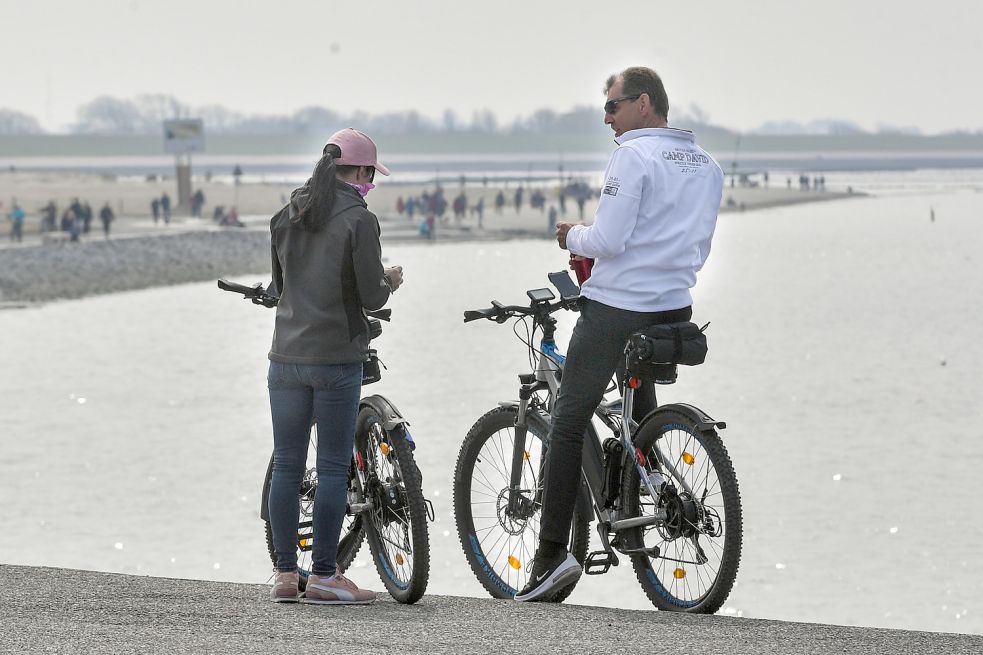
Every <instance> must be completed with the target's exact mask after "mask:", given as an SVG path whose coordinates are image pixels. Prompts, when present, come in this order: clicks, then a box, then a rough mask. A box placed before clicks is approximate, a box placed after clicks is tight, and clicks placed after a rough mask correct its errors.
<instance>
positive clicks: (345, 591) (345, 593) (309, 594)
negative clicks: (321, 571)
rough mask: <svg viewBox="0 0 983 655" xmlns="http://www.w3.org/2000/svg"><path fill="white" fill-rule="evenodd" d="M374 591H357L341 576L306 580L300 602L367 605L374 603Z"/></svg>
mask: <svg viewBox="0 0 983 655" xmlns="http://www.w3.org/2000/svg"><path fill="white" fill-rule="evenodd" d="M375 597H376V594H375V592H374V591H367V590H365V589H359V588H358V586H357V585H356V584H355V583H354V582H352V581H351V580H349V579H348V578H346V577H345V576H343V575H341V574H340V573H338V574H336V575H334V576H332V577H330V578H329V577H321V576H319V575H312V576H310V577H309V578H307V591H306V592H305V593H304V599H303V601H302V602H304V603H310V604H312V605H368V604H369V603H374V602H375Z"/></svg>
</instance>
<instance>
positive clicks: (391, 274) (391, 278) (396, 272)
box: [383, 266, 403, 293]
mask: <svg viewBox="0 0 983 655" xmlns="http://www.w3.org/2000/svg"><path fill="white" fill-rule="evenodd" d="M383 275H384V277H385V278H386V284H388V285H389V290H390V291H391V292H393V293H396V289H398V288H399V287H401V286H402V284H403V267H402V266H390V267H389V268H387V269H386V271H385V273H384V274H383Z"/></svg>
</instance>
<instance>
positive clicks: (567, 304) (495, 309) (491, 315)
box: [464, 298, 576, 323]
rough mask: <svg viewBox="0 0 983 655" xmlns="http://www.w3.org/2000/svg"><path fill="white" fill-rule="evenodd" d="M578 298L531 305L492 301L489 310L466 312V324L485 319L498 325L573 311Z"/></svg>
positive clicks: (534, 302) (538, 302) (535, 302)
mask: <svg viewBox="0 0 983 655" xmlns="http://www.w3.org/2000/svg"><path fill="white" fill-rule="evenodd" d="M575 302H576V298H574V299H567V300H558V301H557V302H555V303H550V302H549V301H545V300H544V301H533V302H532V303H530V304H529V305H503V304H502V303H500V302H498V301H497V300H493V301H492V306H491V307H488V308H487V309H469V310H467V311H465V312H464V322H465V323H470V322H471V321H477V320H478V319H481V318H484V319H487V320H489V321H495V322H496V323H504V322H505V321H507V320H509V319H510V318H514V317H516V316H536V315H537V314H540V313H545V314H552V313H553V312H556V311H558V310H560V309H573V307H574V303H575Z"/></svg>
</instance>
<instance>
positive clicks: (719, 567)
mask: <svg viewBox="0 0 983 655" xmlns="http://www.w3.org/2000/svg"><path fill="white" fill-rule="evenodd" d="M635 445H636V447H637V448H638V449H639V450H641V452H642V453H643V455H644V456H645V468H646V471H649V472H651V471H652V469H653V464H652V462H653V461H658V460H659V455H658V454H657V453H656V451H655V446H656V445H658V446H659V450H660V452H661V453H662V455H663V457H664V458H665V459H667V460H668V461H669V462H670V463H671V464H672V468H673V469H675V471H676V473H675V474H673V473H669V475H667V476H666V479H667V480H669V479H671V480H672V483H673V484H672V486H673V488H674V489H676V490H679V489H682V485H681V483H680V479H684V480H686V481H687V482H688V483H689V484H690V488H691V489H692V490H693V496H694V497H695V496H699V497H700V498H701V502H699V503H697V502H692V500H687V493H686V492H685V491H683V493H680V494H678V495H676V494H674V493H673V492H672V491H671V490H670V489H669V488H668V485H667V486H666V487H664V488H663V489H662V490H661V491H659V490H657V491H658V498H657V499H656V501H654V502H653V501H651V500H648V497H649V495H648V493H647V491H645V492H644V493H641V492H642V489H643V486H642V484H641V480H640V478H639V474H638V469H637V467H635V466H633V465H632V466H625V468H624V473H623V475H622V500H623V503H624V509H625V513H626V516H640V515H643V514H645V513H646V510H648V511H649V512H651V511H654V509H655V507H656V505H660V506H661V507H662V508H663V509H666V511H667V512H668V514H669V518H668V519H667V521H666V525H664V526H648V527H637V528H633V529H630V530H625V531H624V532H622V533H621V535H623V540H624V543H625V545H626V546H627V547H628V548H629V549H631V548H642V547H647V548H650V547H652V546H658V547H659V549H660V554H659V556H658V557H655V558H652V557H650V556H649V555H647V554H644V553H633V554H631V555H630V557H631V562H632V568H634V570H635V576H636V577H637V578H638V582H639V584H641V585H642V589H643V590H644V591H645V595H646V596H647V597H648V599H649V600H650V601H651V602H652V604H653V605H655V606H656V607H657V608H659V609H660V610H667V611H675V612H688V613H694V614H713V613H714V612H716V611H717V610H719V609H720V607H721V606H722V605H723V604H724V601H726V600H727V597H728V596H729V595H730V592H731V589H732V588H733V586H734V581H735V580H736V578H737V570H738V568H739V566H740V561H741V546H742V539H743V536H742V530H743V526H742V514H741V496H740V491H739V489H738V486H737V476H736V474H735V473H734V466H733V464H732V463H731V460H730V456H729V455H728V454H727V449H726V448H725V447H724V444H723V441H721V439H720V436H719V435H718V434H717V433H716V431H715V430H712V429H711V430H703V431H701V430H700V429H699V428H698V427H697V424H696V423H695V422H694V421H693V420H692V419H691V418H690V417H688V416H686V415H684V414H682V413H679V412H675V411H671V410H657V411H656V413H655V414H653V415H651V416H650V417H649V419H647V420H645V421H643V423H642V425H641V426H640V427H639V429H638V432H637V434H636V435H635ZM643 497H644V498H645V500H643ZM701 507H702V508H709V509H701ZM710 510H712V511H713V512H714V513H715V514H714V515H710V514H709V512H710ZM708 517H709V518H708ZM708 521H709V522H708ZM712 526H718V527H719V529H720V530H721V531H722V534H721V535H719V536H717V537H713V536H711V534H710V532H714V531H716V528H714V529H713V530H711V529H710V528H711V527H712ZM694 535H695V540H694V538H693V537H694ZM694 544H699V548H697V546H696V545H694ZM706 545H709V546H710V548H709V549H708V548H706ZM700 552H702V553H703V555H704V557H700ZM701 559H705V560H706V561H705V562H702V563H701V562H700V560H701ZM693 573H696V575H695V576H694V575H692V574H693Z"/></svg>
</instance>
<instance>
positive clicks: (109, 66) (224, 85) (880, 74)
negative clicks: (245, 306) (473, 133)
mask: <svg viewBox="0 0 983 655" xmlns="http://www.w3.org/2000/svg"><path fill="white" fill-rule="evenodd" d="M0 25H2V27H3V29H2V36H0V62H2V64H0V108H4V107H5V108H9V109H15V110H18V111H23V112H27V113H29V114H33V115H34V116H35V117H36V118H38V120H40V121H41V123H42V124H43V125H44V126H45V127H46V128H49V129H51V128H58V127H60V126H64V125H65V124H66V123H68V122H71V121H72V120H73V119H74V118H75V110H76V109H77V108H78V106H79V105H81V104H83V103H85V102H87V101H89V100H91V99H92V98H94V97H96V96H99V95H112V96H117V97H124V98H131V97H133V96H136V95H137V94H142V93H166V94H171V95H174V96H176V97H178V98H179V99H180V100H182V101H183V102H185V103H188V104H191V105H205V104H213V103H219V104H223V105H226V106H228V107H229V108H231V109H235V110H237V111H240V112H243V113H279V114H285V113H290V112H292V111H294V110H296V109H298V108H301V107H304V106H309V105H323V106H327V107H331V108H334V109H337V110H340V111H343V112H348V111H351V110H355V109H363V110H366V111H368V112H370V113H380V112H383V111H387V110H405V109H417V110H419V111H420V112H422V113H424V114H427V115H430V116H434V117H437V116H439V115H440V114H441V113H442V112H443V110H444V109H446V108H451V109H453V110H455V111H456V112H457V113H458V114H459V115H460V116H461V117H462V118H464V119H466V120H467V119H470V117H471V114H472V112H473V111H474V110H479V109H485V108H487V109H491V110H492V111H494V112H495V113H496V114H498V116H499V118H500V120H501V121H503V122H506V121H511V120H512V119H513V118H515V117H516V116H517V115H526V114H529V113H530V112H532V111H533V110H535V109H538V108H541V107H549V108H553V109H556V110H567V109H570V108H571V107H573V106H574V105H579V104H593V105H597V106H598V107H599V106H600V105H601V104H602V96H601V92H600V90H601V86H602V83H603V81H604V79H605V77H606V76H607V75H608V74H609V73H611V72H614V71H616V70H619V69H621V68H624V67H625V66H629V65H636V64H642V65H648V66H652V67H654V68H655V69H656V70H658V71H659V72H660V74H662V76H663V78H664V80H665V82H666V87H667V90H668V92H669V100H670V105H671V106H674V107H679V108H681V109H684V110H685V109H686V108H688V107H689V106H690V105H691V104H696V105H698V106H699V107H700V108H702V109H703V111H705V112H706V113H707V114H708V115H709V116H710V119H711V120H712V122H714V123H717V124H720V125H725V126H729V127H733V128H737V129H748V128H753V127H756V126H758V125H760V124H761V123H763V122H765V121H769V120H796V121H799V122H807V121H809V120H812V119H822V118H839V119H846V120H851V121H854V122H856V123H858V124H860V125H861V126H863V127H865V128H868V129H876V128H877V127H878V126H880V125H893V126H915V127H918V128H920V129H921V130H922V131H924V132H928V133H932V132H939V131H946V130H950V129H958V128H966V129H972V130H977V129H981V128H983V84H981V83H980V78H981V77H983V76H981V73H980V69H979V68H980V66H981V64H983V37H981V35H980V29H981V25H983V3H980V2H973V1H972V0H965V1H963V2H956V1H953V0H935V1H933V2H919V3H914V2H903V1H901V2H899V1H897V0H895V1H886V0H873V1H869V2H868V1H864V0H852V1H841V0H822V1H819V0H813V1H810V2H798V1H796V0H781V1H775V0H754V1H753V2H742V1H739V0H732V1H729V2H723V1H718V0H713V1H708V2H701V1H699V0H690V1H689V2H662V1H659V0H644V1H641V2H629V1H627V0H620V1H617V0H615V1H611V2H601V1H600V0H596V1H593V2H581V1H578V0H567V1H553V0H549V1H541V0H524V1H521V2H515V1H513V0H496V1H494V2H491V1H489V2H473V1H469V0H456V1H427V0H366V1H364V2H359V1H358V0H346V1H345V2H337V1H334V0H309V1H307V2H300V1H297V0H277V1H275V2H252V1H249V0H154V1H151V0H84V1H82V0H0ZM598 120H601V116H600V112H599V117H598ZM671 121H672V115H671V114H670V122H671ZM206 129H207V126H206Z"/></svg>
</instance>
